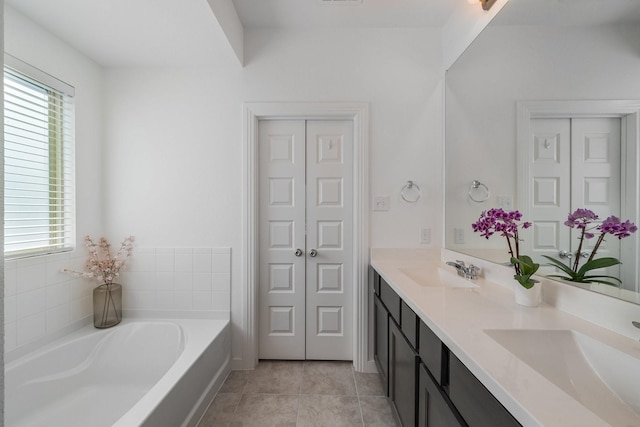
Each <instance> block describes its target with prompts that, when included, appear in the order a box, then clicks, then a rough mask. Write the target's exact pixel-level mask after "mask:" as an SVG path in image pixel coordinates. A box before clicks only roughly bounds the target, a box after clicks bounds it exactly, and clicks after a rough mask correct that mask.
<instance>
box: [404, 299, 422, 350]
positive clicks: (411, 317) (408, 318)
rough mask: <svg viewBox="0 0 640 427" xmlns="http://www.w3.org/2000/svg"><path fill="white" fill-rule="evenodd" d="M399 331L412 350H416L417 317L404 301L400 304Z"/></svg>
mask: <svg viewBox="0 0 640 427" xmlns="http://www.w3.org/2000/svg"><path fill="white" fill-rule="evenodd" d="M400 329H401V330H402V333H403V334H404V335H405V336H406V337H407V340H409V344H411V346H412V347H413V348H414V349H417V348H418V316H416V314H415V313H414V312H413V310H411V308H410V307H409V306H408V305H407V303H405V302H404V301H401V302H400Z"/></svg>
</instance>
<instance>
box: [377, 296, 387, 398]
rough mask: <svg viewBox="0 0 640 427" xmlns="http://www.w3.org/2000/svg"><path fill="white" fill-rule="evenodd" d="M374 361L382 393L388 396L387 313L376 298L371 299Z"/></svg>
mask: <svg viewBox="0 0 640 427" xmlns="http://www.w3.org/2000/svg"><path fill="white" fill-rule="evenodd" d="M373 325H374V328H375V332H374V347H373V348H374V359H375V362H376V366H377V367H378V371H379V372H380V375H381V376H382V385H383V387H384V392H385V394H386V395H387V396H388V395H389V313H388V312H387V309H386V308H385V307H384V305H383V304H382V301H380V298H378V296H377V295H376V296H374V298H373Z"/></svg>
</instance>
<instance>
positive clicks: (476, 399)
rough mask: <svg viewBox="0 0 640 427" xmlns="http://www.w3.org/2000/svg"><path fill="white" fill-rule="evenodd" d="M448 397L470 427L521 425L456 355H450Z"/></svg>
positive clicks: (512, 426) (509, 426)
mask: <svg viewBox="0 0 640 427" xmlns="http://www.w3.org/2000/svg"><path fill="white" fill-rule="evenodd" d="M449 397H450V399H451V402H453V404H454V405H455V407H456V408H457V409H458V412H460V415H462V418H464V420H465V421H466V422H467V424H468V425H469V427H515V426H520V423H518V421H517V420H516V419H515V418H513V416H512V415H511V414H510V413H509V411H507V410H506V409H505V408H504V406H502V404H501V403H500V402H498V400H497V399H496V398H495V397H494V396H493V395H492V394H491V393H490V392H489V390H487V389H486V387H485V386H484V385H482V383H481V382H480V381H479V380H478V379H477V378H476V377H475V376H474V375H473V374H472V373H471V371H469V369H467V367H466V366H464V364H463V363H462V362H460V360H458V358H457V357H456V356H455V355H454V354H453V353H449Z"/></svg>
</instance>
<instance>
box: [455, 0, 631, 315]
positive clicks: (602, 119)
mask: <svg viewBox="0 0 640 427" xmlns="http://www.w3.org/2000/svg"><path fill="white" fill-rule="evenodd" d="M639 128H640V0H607V1H601V0H536V1H529V0H511V1H510V2H509V3H507V4H506V5H505V6H504V8H503V9H502V10H501V11H500V12H499V13H498V14H497V15H496V17H495V18H494V19H493V21H492V22H491V23H490V24H489V25H488V26H487V27H486V28H485V29H484V30H483V31H482V33H481V34H480V35H479V36H478V37H477V38H476V40H475V41H474V42H473V43H472V44H471V46H470V47H469V48H468V49H467V50H466V51H465V52H464V53H463V54H462V55H461V56H460V58H459V59H458V60H457V61H456V63H455V64H454V65H453V66H452V67H451V68H450V69H449V70H448V71H447V75H446V147H445V150H446V177H445V183H446V196H445V200H446V219H445V223H446V232H445V246H446V247H447V248H448V249H451V250H454V251H458V252H462V253H466V254H469V255H473V256H476V257H479V258H483V259H487V260H491V261H495V262H498V263H505V262H508V259H509V257H508V254H507V253H506V249H505V248H506V244H505V241H504V239H503V238H500V237H498V236H493V237H491V238H490V239H488V240H487V239H485V238H483V237H481V236H480V235H478V234H477V233H474V232H473V230H472V228H471V224H472V223H473V222H475V221H476V220H477V219H478V217H479V215H480V213H481V212H482V211H485V210H488V209H490V208H498V207H501V208H504V209H505V210H512V209H518V210H520V211H522V212H523V213H524V214H525V219H527V220H529V221H532V222H534V223H535V225H534V227H532V229H528V230H525V231H524V232H523V233H522V236H521V237H522V238H523V239H524V242H523V245H524V248H525V251H526V252H527V254H531V255H533V256H534V258H538V260H540V261H542V262H543V263H546V260H544V259H543V258H542V257H541V256H540V255H543V254H544V255H550V256H555V257H556V258H560V252H561V251H565V253H569V254H571V253H572V252H575V246H576V243H577V237H576V235H575V234H574V235H571V233H570V229H569V228H568V227H566V226H564V225H563V223H564V221H565V220H566V219H567V215H568V214H569V213H570V212H573V211H574V210H575V209H577V208H588V209H591V210H593V211H594V212H596V213H597V214H598V215H599V216H600V218H601V219H604V218H606V217H608V216H609V215H616V216H618V217H620V218H622V219H623V220H625V219H629V220H631V221H632V222H635V223H636V224H638V223H639V220H640V216H639V213H638V212H639V211H640V203H639V199H640V197H639V193H638V189H639V187H640V186H639V183H640V178H639V171H638V169H639V168H640V165H639V158H640V154H639V152H640V149H639V147H638V141H639V133H640V131H639ZM536 162H537V163H536ZM541 163H542V164H543V165H542V166H540V164H541ZM584 249H586V250H587V251H588V250H589V248H588V247H585V248H584ZM639 249H640V232H636V233H635V234H633V235H632V236H631V237H628V238H625V239H622V240H618V239H617V238H615V237H612V236H611V237H608V238H607V240H606V242H605V245H604V246H603V247H602V248H601V250H599V251H598V255H601V256H616V257H618V258H619V259H620V260H622V261H623V264H622V266H617V267H614V268H613V269H611V271H608V272H607V273H609V274H612V275H615V276H616V277H619V278H620V279H621V280H622V284H621V286H620V287H612V286H607V285H598V284H591V285H586V284H585V285H582V284H580V285H579V286H582V287H584V288H586V289H591V290H595V291H598V292H603V293H607V294H609V295H612V296H615V297H619V298H624V299H626V300H629V301H634V302H636V303H640V284H639V282H640V280H639V279H640V275H639V269H640V256H639V254H640V252H639ZM553 271H554V270H553V269H552V268H551V267H545V268H544V269H541V272H542V273H543V274H545V273H546V274H550V273H552V272H553Z"/></svg>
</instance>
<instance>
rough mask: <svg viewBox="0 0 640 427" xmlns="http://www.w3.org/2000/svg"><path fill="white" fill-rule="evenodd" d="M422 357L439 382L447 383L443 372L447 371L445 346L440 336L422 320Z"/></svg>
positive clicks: (441, 383)
mask: <svg viewBox="0 0 640 427" xmlns="http://www.w3.org/2000/svg"><path fill="white" fill-rule="evenodd" d="M420 359H422V363H424V364H425V366H426V367H427V369H428V370H429V372H430V373H431V375H432V376H433V378H435V379H436V381H437V382H438V384H440V385H442V386H444V385H446V381H443V373H445V372H446V369H444V365H445V363H446V352H445V349H444V346H443V345H442V341H440V338H438V336H437V335H436V334H434V333H433V331H432V330H431V329H429V327H428V326H427V325H426V324H425V323H424V322H423V321H420Z"/></svg>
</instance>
